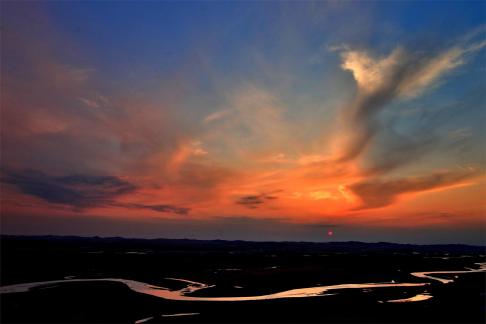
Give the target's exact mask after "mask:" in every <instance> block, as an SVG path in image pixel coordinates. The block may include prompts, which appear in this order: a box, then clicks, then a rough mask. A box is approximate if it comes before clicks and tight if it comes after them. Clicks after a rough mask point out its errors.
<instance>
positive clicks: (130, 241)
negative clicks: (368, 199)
mask: <svg viewBox="0 0 486 324" xmlns="http://www.w3.org/2000/svg"><path fill="white" fill-rule="evenodd" d="M0 241H1V245H2V246H3V245H9V244H11V243H12V244H15V246H16V247H21V246H22V245H23V244H25V245H29V246H32V244H33V243H35V244H36V245H39V247H40V246H42V245H43V246H44V247H45V248H54V247H56V248H58V247H60V246H62V247H66V248H68V247H76V248H81V249H97V248H98V249H101V248H103V249H155V250H172V251H173V250H187V251H197V250H201V251H208V250H210V251H240V252H265V251H282V252H302V253H324V252H348V253H356V252H404V253H405V252H407V253H413V252H417V253H425V252H427V253H454V254H458V253H459V254H460V253H483V254H486V246H474V245H465V244H432V245H416V244H399V243H388V242H377V243H365V242H356V241H349V242H323V243H322V242H319V243H316V242H252V241H239V240H237V241H225V240H193V239H163V238H160V239H139V238H137V239H134V238H122V237H97V236H95V237H80V236H52V235H47V236H17V235H1V236H0ZM0 247H1V246H0Z"/></svg>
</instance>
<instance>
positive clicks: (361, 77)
mask: <svg viewBox="0 0 486 324" xmlns="http://www.w3.org/2000/svg"><path fill="white" fill-rule="evenodd" d="M485 45H486V44H485V43H484V42H476V43H472V44H461V45H457V46H454V47H451V48H448V49H445V50H430V51H420V52H419V51H410V50H406V49H403V48H397V49H395V50H393V51H392V52H391V53H390V54H389V55H387V56H383V57H375V56H372V55H371V54H369V53H368V52H366V51H363V50H351V49H345V50H344V51H343V52H342V53H341V57H342V61H343V63H342V68H343V69H345V70H349V71H351V73H352V74H353V77H354V79H355V80H356V83H357V89H358V93H357V96H356V98H355V101H354V103H353V104H352V105H351V107H350V109H349V111H347V116H346V120H347V122H348V127H349V131H350V132H351V131H352V135H351V136H350V138H348V142H347V143H346V146H345V149H344V151H343V153H342V155H341V161H347V160H351V159H354V158H356V157H358V156H359V155H361V154H362V153H363V152H364V151H366V150H367V149H368V148H369V146H370V143H371V142H372V141H373V140H374V138H375V137H376V134H377V133H378V131H379V130H380V129H381V127H382V126H381V125H380V122H379V120H378V116H379V114H380V113H381V112H382V111H383V110H384V109H385V107H386V106H387V104H389V103H391V102H393V101H394V100H398V99H401V100H405V99H408V98H412V97H416V96H418V95H420V94H421V93H423V92H424V91H425V90H426V89H428V88H430V87H432V86H434V85H435V84H436V83H437V82H438V81H439V80H440V79H441V78H442V77H443V76H444V75H445V74H446V73H447V72H449V71H451V70H453V69H455V68H457V67H458V66H460V65H462V64H463V62H464V60H465V59H466V56H467V54H471V53H473V52H476V51H478V50H480V49H482V48H483V47H484V46H485ZM397 165H398V164H397Z"/></svg>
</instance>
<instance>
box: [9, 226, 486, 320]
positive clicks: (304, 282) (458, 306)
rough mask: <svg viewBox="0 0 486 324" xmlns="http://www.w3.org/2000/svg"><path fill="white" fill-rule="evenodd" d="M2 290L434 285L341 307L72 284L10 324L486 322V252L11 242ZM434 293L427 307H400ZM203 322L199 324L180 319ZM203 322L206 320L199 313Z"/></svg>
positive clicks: (16, 314)
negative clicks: (484, 265)
mask: <svg viewBox="0 0 486 324" xmlns="http://www.w3.org/2000/svg"><path fill="white" fill-rule="evenodd" d="M0 242H1V252H2V253H1V273H0V274H1V276H0V280H1V282H0V285H1V286H8V285H14V284H20V283H28V282H37V281H50V280H63V279H65V278H66V279H69V278H83V279H88V278H93V279H103V278H122V279H131V280H136V281H140V282H145V283H148V284H151V285H157V286H161V287H166V288H169V289H172V290H179V289H182V288H183V287H185V286H186V284H185V283H183V282H180V281H173V280H172V281H171V280H167V279H166V278H180V279H187V280H192V281H197V282H202V283H205V284H208V285H214V286H213V287H211V288H206V289H201V290H198V291H196V292H194V293H192V294H190V295H191V296H200V297H228V296H258V295H264V294H272V293H277V292H281V291H286V290H291V289H296V288H305V287H318V286H328V285H338V284H351V283H356V284H358V283H382V282H397V283H424V282H425V283H428V284H427V285H426V286H420V287H406V288H403V287H392V288H373V289H344V290H334V291H332V292H330V293H333V295H329V296H317V297H306V298H283V299H272V300H260V301H238V302H227V301H226V302H214V301H181V300H167V299H162V298H159V297H154V296H150V295H146V294H142V293H138V292H135V291H133V290H131V289H130V288H129V287H127V286H126V285H124V284H123V283H119V282H110V281H89V282H65V283H61V284H55V285H48V286H39V287H34V288H32V289H30V290H29V291H28V292H16V293H4V294H1V295H0V297H1V322H2V323H9V322H12V323H13V322H29V323H34V322H44V323H55V322H58V323H61V322H62V323H67V322H77V323H101V322H111V323H115V322H116V323H135V322H136V321H139V320H142V319H148V318H150V319H148V320H147V323H151V322H161V323H182V322H197V323H215V322H220V323H228V322H238V323H265V322H274V323H279V322H287V323H289V322H290V323H373V322H376V323H484V322H485V320H486V318H485V314H486V299H485V298H486V297H485V292H486V275H485V273H484V272H476V273H465V274H457V275H452V274H443V275H441V277H442V278H447V279H453V282H451V283H448V284H443V283H441V282H439V281H437V280H429V279H425V278H418V277H415V276H412V275H411V274H410V273H412V272H419V271H449V270H465V269H477V268H478V265H477V263H480V262H485V261H486V260H485V256H486V248H485V247H482V246H468V245H409V244H393V243H361V242H331V243H309V242H245V241H221V240H214V241H202V240H168V239H155V240H146V239H124V238H118V237H115V238H99V237H93V238H83V237H56V236H6V235H4V236H2V237H1V239H0ZM421 293H426V294H430V295H431V296H432V298H430V299H428V300H423V301H415V302H401V303H391V302H388V301H390V300H397V299H403V298H409V297H413V296H415V295H417V294H421ZM180 313H184V314H185V313H191V315H187V316H170V315H174V314H180ZM192 313H195V314H192Z"/></svg>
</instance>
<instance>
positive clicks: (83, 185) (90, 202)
mask: <svg viewBox="0 0 486 324" xmlns="http://www.w3.org/2000/svg"><path fill="white" fill-rule="evenodd" d="M2 182H5V183H9V184H12V185H14V186H15V187H16V188H17V189H19V190H20V191H21V192H22V193H24V194H28V195H31V196H35V197H38V198H41V199H43V200H45V201H47V202H50V203H55V204H63V205H70V206H73V207H77V208H87V207H95V206H100V205H106V204H107V203H109V202H110V201H111V200H112V199H114V198H116V197H118V196H120V195H123V194H126V193H129V192H133V191H135V190H136V186H135V185H133V184H131V183H130V182H127V181H125V180H122V179H120V178H117V177H114V176H94V175H81V174H77V175H70V176H63V177H56V176H50V175H47V174H45V173H43V172H40V171H34V170H26V171H6V172H4V174H3V176H2Z"/></svg>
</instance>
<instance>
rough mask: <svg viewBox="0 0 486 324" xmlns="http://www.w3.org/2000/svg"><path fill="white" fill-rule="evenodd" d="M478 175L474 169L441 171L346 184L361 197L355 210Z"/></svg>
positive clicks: (385, 204) (383, 204)
mask: <svg viewBox="0 0 486 324" xmlns="http://www.w3.org/2000/svg"><path fill="white" fill-rule="evenodd" d="M478 175H480V173H479V172H478V171H477V170H474V169H468V170H458V171H443V172H436V173H433V174H430V175H425V176H419V177H408V178H398V179H389V180H379V179H372V180H364V181H360V182H357V183H354V184H352V185H350V186H348V189H350V190H351V191H352V192H353V193H354V194H355V195H356V196H358V197H359V198H360V199H361V201H362V204H361V206H359V207H358V208H357V210H362V209H371V208H379V207H385V206H388V205H390V204H392V203H393V202H395V201H396V199H397V198H398V197H399V196H400V195H403V194H407V193H418V192H422V191H426V190H432V189H440V188H445V187H448V186H452V185H457V184H460V183H462V182H463V181H465V180H467V179H470V178H473V177H476V176H478Z"/></svg>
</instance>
